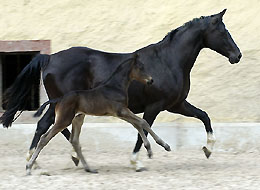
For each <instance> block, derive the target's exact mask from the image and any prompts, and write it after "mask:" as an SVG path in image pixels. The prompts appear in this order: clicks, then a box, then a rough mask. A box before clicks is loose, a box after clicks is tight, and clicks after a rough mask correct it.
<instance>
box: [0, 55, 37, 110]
mask: <svg viewBox="0 0 260 190" xmlns="http://www.w3.org/2000/svg"><path fill="white" fill-rule="evenodd" d="M38 53H39V52H37V51H36V52H8V53H0V64H1V66H2V81H1V83H2V85H0V86H2V89H0V90H1V94H4V92H5V90H6V89H7V88H9V87H10V86H11V85H12V84H13V82H14V81H15V79H16V77H17V76H18V74H19V73H20V72H21V71H22V70H23V68H24V67H25V66H26V65H27V64H29V63H30V61H31V60H32V58H33V57H34V56H35V55H36V54H38ZM34 82H35V83H34V85H33V87H32V88H31V93H30V95H29V96H28V101H27V104H26V106H25V110H29V111H32V110H36V109H37V108H39V105H40V74H39V76H38V79H37V80H35V81H34ZM2 108H3V109H6V105H5V104H4V102H3V103H2Z"/></svg>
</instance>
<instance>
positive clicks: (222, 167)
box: [0, 123, 260, 190]
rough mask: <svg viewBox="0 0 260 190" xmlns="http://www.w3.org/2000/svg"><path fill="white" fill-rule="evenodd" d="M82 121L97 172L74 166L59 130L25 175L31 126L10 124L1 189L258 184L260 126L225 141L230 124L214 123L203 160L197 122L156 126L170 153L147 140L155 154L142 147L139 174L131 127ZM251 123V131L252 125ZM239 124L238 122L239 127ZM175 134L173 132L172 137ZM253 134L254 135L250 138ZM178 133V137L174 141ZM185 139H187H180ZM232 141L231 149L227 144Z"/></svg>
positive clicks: (2, 139) (2, 149)
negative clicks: (210, 150)
mask: <svg viewBox="0 0 260 190" xmlns="http://www.w3.org/2000/svg"><path fill="white" fill-rule="evenodd" d="M85 125H87V126H88V127H84V128H83V131H82V134H81V144H82V147H83V153H84V155H85V158H86V159H87V161H88V163H89V165H90V166H91V167H92V168H94V169H98V171H99V173H98V174H89V173H86V172H85V171H84V170H83V168H82V165H79V167H75V166H74V165H73V163H72V161H71V160H70V156H69V152H70V150H71V146H70V145H69V143H68V142H66V140H65V139H64V138H63V137H62V135H60V134H59V135H57V137H56V138H54V139H53V140H52V141H51V142H50V144H49V145H48V146H47V147H46V148H45V149H44V150H43V151H42V152H41V154H40V156H39V159H38V163H39V165H40V166H41V169H36V170H33V171H32V175H31V176H26V175H25V164H26V162H25V155H26V151H27V149H28V146H29V144H30V141H31V138H32V135H33V131H34V128H35V127H34V126H33V125H14V126H13V127H12V128H10V129H8V130H6V129H2V128H1V129H0V144H1V146H0V189H1V190H2V189H3V190H4V189H15V190H16V189H27V190H28V189H53V190H54V189H55V190H57V189H63V190H64V189H185V190H186V189H192V190H196V189H217V190H218V189H221V190H224V189H254V190H256V189H259V187H260V164H259V163H260V154H259V152H260V143H259V141H260V140H259V139H258V138H257V137H259V135H260V131H259V125H258V126H257V125H256V126H254V127H255V128H256V130H255V131H250V130H248V129H247V128H246V127H244V128H243V129H244V131H247V135H245V136H240V137H237V138H238V139H237V141H232V142H233V143H228V140H227V138H226V137H227V136H228V135H232V134H231V132H230V131H231V129H232V127H229V131H226V132H222V133H220V131H224V128H221V127H222V126H218V125H217V126H216V127H215V129H216V130H215V131H216V132H218V136H219V137H218V139H219V140H218V144H217V145H216V150H215V153H214V154H213V155H212V157H211V158H210V159H209V160H207V159H206V158H205V156H204V154H203V152H202V151H201V150H200V148H201V146H203V142H204V141H205V138H204V137H203V134H204V131H203V130H204V129H203V128H201V126H199V128H197V127H196V126H195V127H193V128H192V127H191V126H190V125H186V126H183V127H182V128H178V127H177V126H173V127H172V128H171V130H170V126H169V125H167V124H156V126H155V128H154V129H155V130H156V132H157V133H158V134H159V135H160V136H161V137H162V138H163V139H165V141H167V142H169V144H170V145H171V147H172V152H169V153H168V152H166V151H164V150H163V149H162V148H161V147H159V146H157V145H156V144H154V143H153V141H152V139H150V142H152V148H153V153H154V157H153V159H148V158H147V156H146V152H145V150H144V149H142V151H141V154H140V158H141V160H142V161H143V163H144V165H145V166H146V167H147V168H148V170H147V171H144V172H139V173H138V172H135V171H134V170H132V169H131V167H130V164H129V157H130V154H131V150H132V148H133V145H134V141H135V133H136V131H135V130H134V129H132V128H131V127H130V126H124V125H126V124H122V123H121V124H113V123H110V124H85ZM108 125H109V126H110V128H108ZM229 125H230V126H231V124H229ZM250 127H251V130H252V126H250ZM240 128H241V126H240V127H238V130H239V129H240ZM194 129H196V130H197V131H200V133H201V134H202V135H201V136H202V137H203V138H202V139H201V140H200V141H196V142H195V141H194V139H196V138H198V137H200V134H199V133H198V134H195V133H194V131H193V130H194ZM222 129H223V130H222ZM233 129H234V127H233ZM238 130H236V129H235V130H233V131H238ZM165 131H168V132H169V133H166V132H165ZM173 133H175V135H176V134H177V135H176V136H172V135H173ZM225 133H226V134H227V135H224V134H225ZM171 134H172V135H171ZM192 134H193V135H192ZM240 134H243V131H240ZM251 134H254V135H255V136H252V137H251ZM221 135H222V136H221ZM235 135H236V134H233V136H235ZM178 136H179V138H178V139H179V140H178V141H176V137H178ZM195 136H196V137H195ZM225 136H226V137H225ZM181 137H184V139H182V138H181ZM185 138H186V141H185V142H186V143H184V141H183V140H185ZM239 138H240V139H239ZM242 138H243V140H241V139H242ZM173 139H175V140H173ZM239 142H243V143H242V144H241V143H240V144H239ZM232 144H233V148H230V147H232ZM225 146H226V148H223V147H225ZM228 147H229V148H228ZM234 147H237V148H234Z"/></svg>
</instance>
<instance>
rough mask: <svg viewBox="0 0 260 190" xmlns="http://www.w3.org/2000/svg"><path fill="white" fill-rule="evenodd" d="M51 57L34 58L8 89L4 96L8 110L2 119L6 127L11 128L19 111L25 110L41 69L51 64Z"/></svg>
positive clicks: (0, 119)
mask: <svg viewBox="0 0 260 190" xmlns="http://www.w3.org/2000/svg"><path fill="white" fill-rule="evenodd" d="M49 58H50V56H49V55H46V54H39V55H37V56H36V57H34V58H33V59H32V60H31V62H30V63H29V64H28V65H26V67H25V68H24V69H23V70H22V71H21V73H20V74H19V75H18V76H17V78H16V79H15V81H14V83H13V84H12V86H11V87H10V88H8V89H7V90H6V92H5V94H4V103H5V104H6V105H7V109H6V111H5V112H4V114H3V115H2V116H1V117H0V123H2V124H3V126H4V127H9V126H11V125H12V123H13V122H14V121H15V120H16V118H15V119H14V116H15V114H16V112H17V111H18V110H21V112H22V111H23V110H24V109H25V105H26V102H27V101H28V100H27V97H28V95H29V93H30V90H31V88H32V86H33V84H34V83H35V81H36V80H37V78H38V77H39V74H40V72H41V68H42V67H44V66H45V65H46V64H47V63H49Z"/></svg>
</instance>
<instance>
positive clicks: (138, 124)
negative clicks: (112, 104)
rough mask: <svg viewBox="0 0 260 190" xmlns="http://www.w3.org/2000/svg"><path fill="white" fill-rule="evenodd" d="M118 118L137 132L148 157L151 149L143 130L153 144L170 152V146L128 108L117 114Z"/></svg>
mask: <svg viewBox="0 0 260 190" xmlns="http://www.w3.org/2000/svg"><path fill="white" fill-rule="evenodd" d="M118 117H119V118H121V119H123V120H125V121H128V122H129V123H131V124H132V125H133V126H134V127H135V128H136V129H137V130H138V132H139V134H140V135H141V137H142V139H143V142H144V146H145V148H146V149H147V151H148V156H149V157H150V156H151V149H150V143H149V141H148V139H147V137H146V135H145V134H144V131H143V130H146V131H147V132H148V133H150V134H151V136H152V137H153V139H154V140H155V142H156V143H157V144H159V145H161V146H162V147H164V148H165V150H167V151H170V150H171V149H170V146H169V145H168V144H166V143H165V142H164V141H163V140H162V139H161V138H160V137H158V136H157V135H156V134H155V133H154V132H153V130H152V129H151V128H150V127H149V124H148V123H147V122H146V121H145V120H144V119H141V118H139V117H137V116H136V115H135V114H133V113H132V112H131V111H130V110H129V109H128V108H123V109H122V110H121V111H120V113H118Z"/></svg>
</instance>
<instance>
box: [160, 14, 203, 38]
mask: <svg viewBox="0 0 260 190" xmlns="http://www.w3.org/2000/svg"><path fill="white" fill-rule="evenodd" d="M205 18H207V17H205V16H201V17H200V18H194V19H192V20H191V21H188V22H186V23H184V24H183V25H182V26H180V27H178V28H176V29H173V30H171V31H170V32H168V33H167V34H166V36H165V37H164V38H163V39H162V41H165V40H166V41H172V39H173V38H174V37H175V34H176V33H177V32H178V31H180V30H183V29H185V30H186V29H188V28H190V27H191V26H193V25H194V24H196V23H198V22H199V21H201V20H202V19H205Z"/></svg>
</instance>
